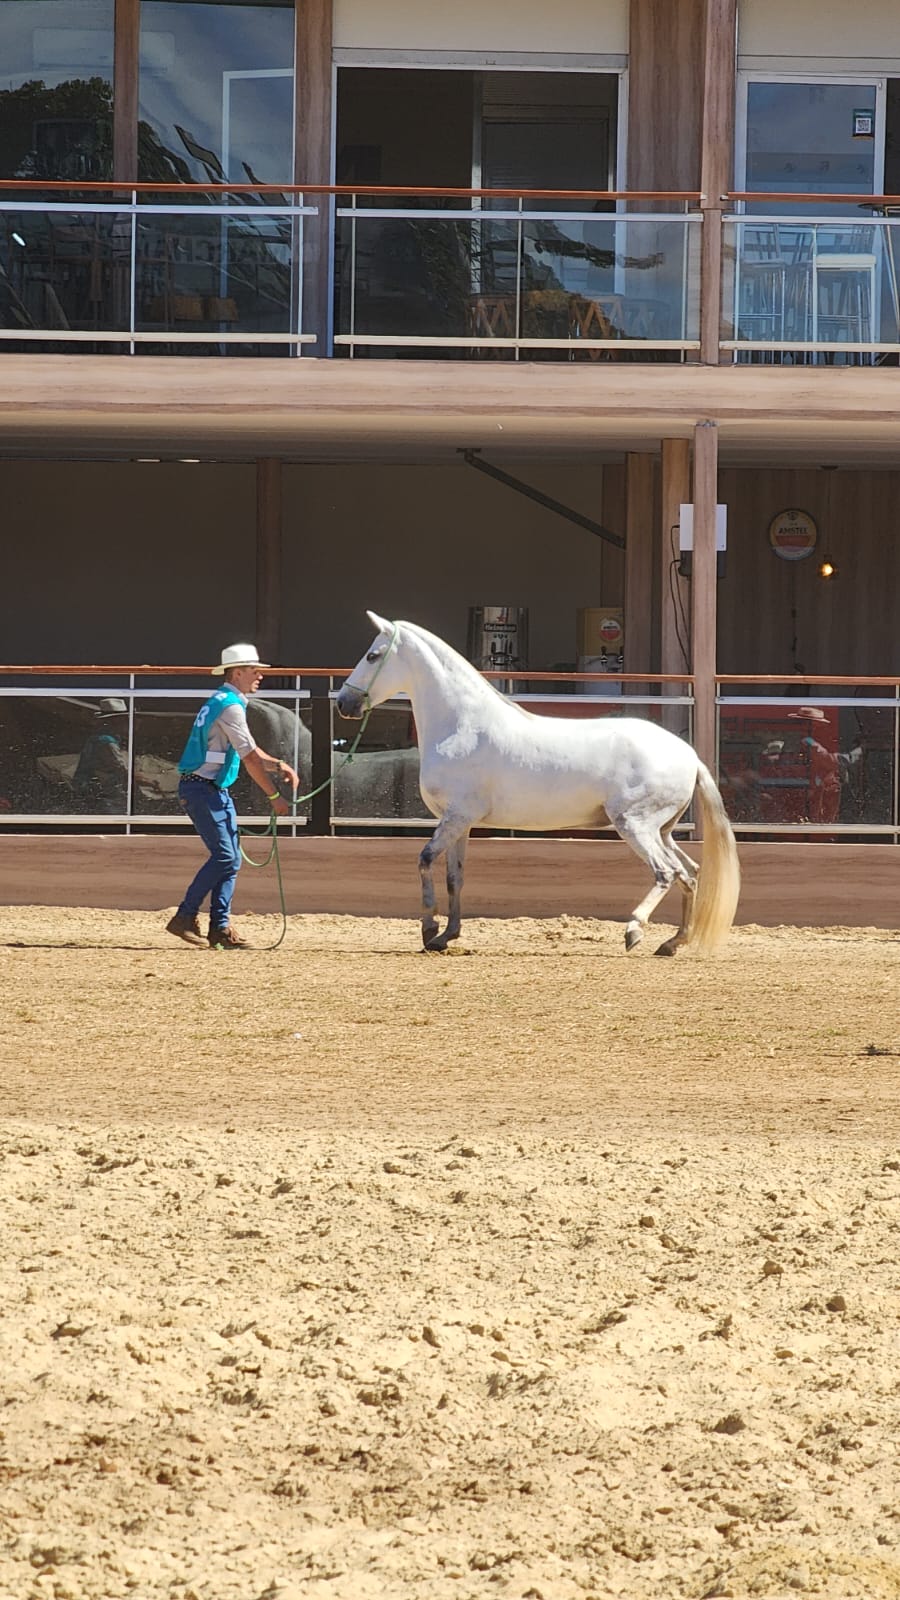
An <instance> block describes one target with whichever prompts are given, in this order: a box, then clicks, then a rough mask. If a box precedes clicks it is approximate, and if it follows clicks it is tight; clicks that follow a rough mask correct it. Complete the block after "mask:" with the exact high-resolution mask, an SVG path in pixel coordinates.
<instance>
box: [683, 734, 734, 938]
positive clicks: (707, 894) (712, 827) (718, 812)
mask: <svg viewBox="0 0 900 1600" xmlns="http://www.w3.org/2000/svg"><path fill="white" fill-rule="evenodd" d="M695 794H696V796H697V797H698V798H699V802H700V820H701V822H702V825H703V864H702V866H701V868H700V876H699V879H698V881H697V892H696V895H695V897H694V908H693V913H692V916H691V922H690V928H689V930H688V936H687V937H688V943H689V944H695V945H697V947H698V948H699V949H700V950H714V949H715V948H716V946H717V945H720V944H721V943H722V940H723V939H724V938H725V935H726V934H727V932H728V930H729V928H730V927H731V924H732V923H733V921H734V914H735V911H736V910H737V903H738V896H739V894H740V892H741V869H740V864H739V862H738V853H737V845H736V844H735V840H734V834H733V832H732V828H731V823H730V822H729V821H728V817H727V816H726V814H725V807H724V805H723V804H722V796H721V795H720V793H719V790H718V787H717V785H716V781H715V779H714V777H713V776H712V773H711V772H710V771H709V769H708V768H707V767H705V766H704V765H703V762H702V761H701V762H700V763H699V764H698V770H697V787H696V791H695Z"/></svg>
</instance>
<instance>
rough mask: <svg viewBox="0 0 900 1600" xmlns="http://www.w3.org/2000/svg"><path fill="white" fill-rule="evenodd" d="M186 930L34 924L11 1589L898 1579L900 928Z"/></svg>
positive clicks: (12, 1358) (28, 986)
mask: <svg viewBox="0 0 900 1600" xmlns="http://www.w3.org/2000/svg"><path fill="white" fill-rule="evenodd" d="M166 915H167V913H163V914H162V915H161V916H160V915H151V914H146V913H129V914H120V913H115V912H99V911H87V910H86V911H49V910H41V909H35V908H24V909H23V908H20V907H17V908H7V909H2V910H0V1117H2V1124H0V1158H2V1159H0V1201H2V1217H3V1231H4V1246H5V1248H4V1250H3V1252H2V1256H0V1374H2V1376H0V1385H2V1396H0V1398H2V1405H0V1522H2V1528H3V1539H2V1541H0V1593H2V1594H3V1595H4V1596H7V1595H8V1596H10V1597H13V1600H19V1597H22V1600H38V1597H49V1600H114V1597H116V1600H117V1597H119V1596H137V1597H139V1600H140V1597H143V1596H147V1597H148V1600H157V1597H162V1596H165V1597H167V1600H173V1597H174V1600H301V1597H302V1600H318V1597H321V1600H371V1597H385V1600H449V1597H453V1600H475V1597H477V1600H482V1597H493V1596H497V1597H498V1600H512V1597H515V1600H520V1597H521V1600H570V1597H571V1600H574V1597H579V1600H585V1597H588V1596H593V1597H594V1600H607V1597H608V1596H627V1597H628V1600H651V1597H652V1600H658V1597H665V1600H668V1597H672V1596H678V1597H681V1596H685V1597H697V1600H699V1597H701V1596H709V1597H711V1596H726V1595H730V1596H750V1595H753V1596H756V1595H762V1596H769V1597H772V1596H779V1597H782V1600H783V1597H787V1596H792V1595H795V1594H797V1593H809V1594H817V1595H822V1596H826V1597H830V1600H857V1597H858V1600H863V1597H865V1600H882V1597H888V1596H891V1597H893V1596H900V1502H898V1497H897V1481H898V1472H900V1460H898V1441H900V1379H898V1368H897V1349H898V1335H900V1261H898V1228H900V1081H898V1066H900V1001H898V983H897V977H898V968H900V939H898V936H897V935H896V934H891V933H886V932H884V931H883V930H879V929H876V928H871V929H853V930H846V929H845V930H842V929H840V928H831V929H825V930H818V931H798V930H796V929H765V930H763V929H758V928H752V927H751V928H747V927H745V928H740V929H738V930H736V931H735V932H734V933H733V934H732V936H731V938H730V940H729V943H728V945H727V947H726V948H725V949H724V951H723V952H722V953H721V954H720V955H718V956H716V957H714V958H707V959H705V960H704V959H701V958H699V957H696V956H694V955H692V954H691V952H690V951H688V952H682V953H681V954H680V955H679V956H678V957H677V958H676V959H675V960H674V961H654V960H653V959H652V957H651V956H650V954H649V949H647V950H646V953H645V947H642V948H641V950H640V951H638V952H636V953H635V954H634V955H632V956H629V957H626V956H625V954H624V950H623V947H622V931H623V930H622V927H621V926H616V925H613V924H610V923H590V922H583V921H577V920H573V919H565V918H560V919H557V920H553V921H546V922H539V921H526V920H519V921H510V922H486V921H481V922H476V921H473V922H471V923H469V924H468V925H467V926H466V928H465V930H464V932H465V939H464V942H463V943H462V944H461V946H459V947H457V948H455V949H453V950H452V952H451V953H449V954H448V955H447V956H444V957H438V956H424V955H421V954H419V953H418V951H417V943H416V940H417V930H416V927H415V925H414V924H413V923H405V922H403V923H401V922H392V921H375V920H366V919H352V918H343V917H298V918H295V919H292V920H291V923H290V926H289V931H288V935H287V939H286V941H285V943H284V945H283V946H282V948H281V949H280V950H278V951H276V952H275V953H273V954H266V953H263V952H251V953H245V954H240V955H211V954H209V953H208V952H206V951H199V950H197V951H195V950H190V949H188V948H187V947H185V946H181V945H176V944H175V943H174V942H173V941H172V940H171V939H170V938H168V937H167V936H166V934H165V933H164V932H162V931H161V930H162V924H163V923H164V921H165V920H166ZM241 926H242V927H243V929H244V931H245V932H246V933H247V934H248V935H250V936H253V937H255V938H256V939H258V940H259V941H260V942H266V941H268V942H271V941H272V940H274V938H275V937H276V936H277V933H278V931H279V927H280V923H279V922H278V921H277V920H276V919H274V918H273V919H266V918H247V919H246V921H244V922H243V923H242V924H241ZM660 937H662V933H661V935H660Z"/></svg>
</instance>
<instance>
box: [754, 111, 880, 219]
mask: <svg viewBox="0 0 900 1600" xmlns="http://www.w3.org/2000/svg"><path fill="white" fill-rule="evenodd" d="M876 99H877V89H876V86H875V84H859V83H856V84H851V83H749V84H748V85H747V180H746V187H747V189H748V190H751V191H753V190H763V191H765V192H766V193H769V194H779V193H780V194H822V195H827V194H873V193H874V192H875V178H876V168H877V152H876V145H875V108H876ZM767 209H773V210H774V209H785V208H783V207H781V208H777V207H774V206H773V207H771V208H769V207H768V206H767ZM843 209H844V210H847V209H848V207H844V208H843Z"/></svg>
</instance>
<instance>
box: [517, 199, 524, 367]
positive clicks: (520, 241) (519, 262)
mask: <svg viewBox="0 0 900 1600" xmlns="http://www.w3.org/2000/svg"><path fill="white" fill-rule="evenodd" d="M522 245H523V238H522V196H521V195H519V220H518V222H517V223H516V338H517V339H521V337H522V256H523V249H522ZM521 354H522V352H521V350H520V349H519V346H518V345H516V360H517V361H518V360H519V357H520V356H521Z"/></svg>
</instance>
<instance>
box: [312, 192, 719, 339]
mask: <svg viewBox="0 0 900 1600" xmlns="http://www.w3.org/2000/svg"><path fill="white" fill-rule="evenodd" d="M693 231H694V233H696V230H693ZM697 242H698V241H697ZM695 254H696V242H695V239H694V238H693V237H692V230H691V228H690V226H689V225H688V224H687V223H686V222H685V221H684V220H682V219H672V220H671V221H670V220H668V219H662V220H654V219H653V218H646V217H645V218H628V219H625V218H621V217H619V218H612V217H607V216H590V217H587V218H585V217H570V216H565V215H564V214H562V215H560V216H559V217H557V218H544V217H535V216H530V215H528V214H525V215H523V217H522V220H521V222H520V221H519V220H518V219H515V220H511V219H497V220H495V219H494V218H493V216H492V215H491V214H489V213H488V214H485V215H483V216H481V217H478V218H472V217H465V218H458V219H454V218H453V217H452V216H447V217H446V218H444V217H443V216H432V217H417V216H415V215H413V216H406V217H396V218H383V217H372V216H370V215H368V214H367V212H366V210H365V209H360V210H359V211H358V212H356V213H355V214H354V215H353V216H343V217H341V218H339V221H338V251H337V263H338V265H337V318H336V327H337V332H338V334H339V335H346V334H350V333H353V334H355V335H360V336H361V335H365V334H378V335H382V336H389V335H391V334H395V335H398V336H405V337H408V336H410V335H414V336H418V337H420V338H429V337H435V338H442V337H447V336H454V337H458V338H468V339H478V340H480V341H482V348H484V346H488V345H489V343H490V341H491V340H492V339H500V338H503V339H511V338H516V337H519V338H527V339H567V340H571V341H572V343H573V345H574V344H575V343H576V341H580V340H601V339H606V340H615V339H620V338H627V339H640V340H646V341H647V342H648V344H652V343H653V342H654V341H659V340H681V339H684V340H691V339H696V337H697V299H696V296H691V295H690V294H689V285H690V282H691V281H692V275H694V274H695V265H696V263H695V260H694V257H695ZM376 352H377V353H379V354H383V355H390V354H393V353H394V352H393V350H392V348H391V347H390V346H381V347H376V349H375V351H374V352H371V353H376ZM404 353H408V352H407V351H405V352H404ZM425 353H426V354H427V353H428V352H427V350H426V351H425ZM463 353H465V354H468V353H469V352H463ZM496 353H497V354H505V355H508V356H511V357H512V356H514V355H515V351H514V350H513V349H511V348H509V347H507V348H506V349H503V347H500V349H498V351H497V352H496ZM567 353H568V352H567ZM571 353H573V354H574V353H575V352H574V351H573V352H571ZM578 353H579V354H584V355H595V356H596V355H601V354H609V351H603V350H600V349H598V350H595V351H593V352H592V351H590V350H587V349H585V350H583V351H579V352H578ZM529 359H533V353H530V355H529Z"/></svg>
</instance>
